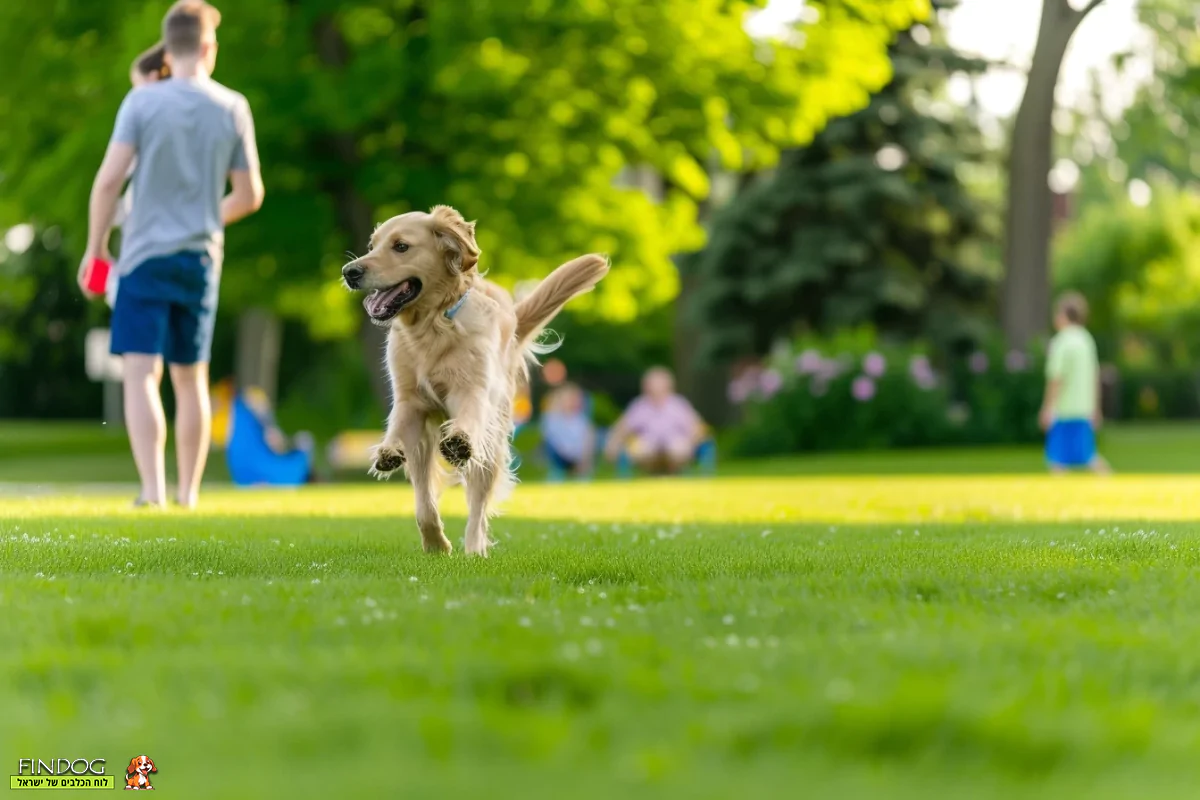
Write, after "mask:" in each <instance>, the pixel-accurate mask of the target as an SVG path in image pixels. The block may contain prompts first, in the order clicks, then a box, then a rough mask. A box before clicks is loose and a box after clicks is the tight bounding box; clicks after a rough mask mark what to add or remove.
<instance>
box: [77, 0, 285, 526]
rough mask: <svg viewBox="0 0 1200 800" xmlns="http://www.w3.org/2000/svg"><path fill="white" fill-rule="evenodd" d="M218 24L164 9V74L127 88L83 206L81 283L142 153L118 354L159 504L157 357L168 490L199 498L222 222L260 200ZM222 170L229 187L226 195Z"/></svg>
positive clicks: (125, 256) (195, 9) (118, 305)
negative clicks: (171, 416) (171, 397)
mask: <svg viewBox="0 0 1200 800" xmlns="http://www.w3.org/2000/svg"><path fill="white" fill-rule="evenodd" d="M220 23H221V14H220V12H219V11H217V9H216V8H214V7H213V6H211V5H209V4H208V3H206V2H204V0H180V1H179V2H177V3H175V4H174V5H173V6H172V7H171V9H170V11H168V12H167V15H166V17H165V18H164V19H163V42H164V44H165V46H166V51H167V59H168V61H169V63H170V67H171V77H170V79H169V80H164V81H159V82H157V83H153V84H150V85H148V86H144V87H141V88H139V89H135V90H133V91H131V92H130V93H129V94H128V95H126V97H125V100H124V102H123V103H122V104H121V108H120V110H119V111H118V112H117V120H116V125H115V127H114V130H113V135H112V139H111V140H110V142H109V145H108V150H107V152H106V153H105V154H104V162H103V163H102V164H101V165H100V171H99V172H98V173H97V175H96V180H95V183H94V184H93V186H92V196H91V202H90V204H89V207H88V223H89V225H88V244H87V252H86V253H85V257H84V261H83V264H82V265H81V267H80V281H81V285H82V283H83V276H84V274H85V272H86V270H87V268H88V266H89V265H90V264H91V262H92V260H93V259H95V258H105V259H107V258H108V235H109V227H110V225H111V224H112V219H113V211H114V209H115V207H116V204H117V201H118V198H119V196H120V193H121V188H122V184H123V183H124V181H125V176H126V174H127V172H128V170H129V168H130V166H131V165H132V164H133V163H134V160H135V158H136V160H137V166H136V168H135V169H134V172H133V177H132V185H133V197H134V203H133V209H132V211H131V212H130V214H129V218H128V219H127V220H126V221H125V223H124V227H123V228H122V241H121V258H120V261H119V262H118V264H117V266H116V269H117V272H118V273H119V275H120V281H119V283H118V289H117V296H116V300H115V302H114V305H113V316H112V352H113V353H114V354H115V355H121V356H123V357H124V377H125V425H126V427H127V429H128V431H129V443H130V447H131V449H132V450H133V458H134V461H135V462H136V464H137V469H138V475H139V476H140V477H141V483H142V489H141V494H140V496H139V497H138V504H141V505H153V506H161V505H164V504H165V503H166V493H167V492H166V475H165V465H164V461H165V449H166V439H167V430H166V428H167V424H166V419H165V415H164V413H163V406H162V398H161V396H160V394H159V386H160V384H161V383H162V373H163V362H164V360H165V361H166V363H167V364H168V365H169V366H170V374H171V384H172V386H173V387H174V389H175V403H176V413H175V448H176V451H177V456H178V461H179V488H178V492H177V495H176V500H177V501H178V502H179V504H180V505H181V506H184V507H186V508H191V507H193V506H195V504H196V501H197V497H198V495H199V490H200V479H201V477H202V476H203V474H204V466H205V462H206V460H207V458H208V447H209V439H210V435H211V427H212V419H211V410H210V408H209V397H208V361H209V355H210V351H211V349H212V335H213V321H214V317H215V315H216V311H217V287H218V284H219V282H220V277H221V260H222V256H223V250H224V240H225V226H226V225H228V224H230V223H232V222H235V221H236V220H239V219H241V218H242V217H245V216H247V215H248V214H252V213H253V212H255V211H257V210H258V208H259V207H260V206H261V205H262V200H263V185H262V177H261V175H260V172H259V164H258V150H257V147H256V145H255V141H254V122H253V119H252V117H251V115H250V107H249V105H248V104H247V103H246V98H244V97H243V96H242V95H240V94H238V93H237V92H234V91H231V90H229V89H226V88H225V87H224V86H221V85H220V84H219V83H217V82H215V81H214V80H212V78H211V77H210V76H211V75H212V72H213V68H214V67H215V66H216V62H217V26H218V25H220ZM227 180H228V181H229V183H230V185H231V186H232V191H231V192H230V194H229V195H228V196H225V197H224V198H223V197H222V195H224V193H225V185H226V181H227ZM85 291H86V289H85Z"/></svg>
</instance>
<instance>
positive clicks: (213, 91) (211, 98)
mask: <svg viewBox="0 0 1200 800" xmlns="http://www.w3.org/2000/svg"><path fill="white" fill-rule="evenodd" d="M112 141H113V142H119V143H122V144H127V145H130V146H131V147H133V149H134V151H135V153H136V156H137V162H136V166H135V167H134V171H133V177H132V178H131V180H130V186H131V189H132V192H133V197H134V202H133V204H132V208H130V209H129V210H128V217H127V218H126V219H125V220H123V224H122V228H121V256H120V258H119V259H118V262H117V272H118V273H119V274H121V275H128V274H129V273H131V272H132V271H133V270H134V269H135V268H136V267H137V266H138V265H139V264H141V263H143V262H145V261H147V260H148V259H151V258H157V257H159V256H167V255H171V254H172V253H178V252H180V251H181V250H192V251H196V252H203V253H207V254H208V255H209V257H210V258H211V259H212V263H213V264H214V265H219V264H220V263H221V258H222V255H223V253H224V245H225V225H224V224H223V222H222V220H221V199H222V197H224V195H225V186H226V182H227V181H228V179H229V173H230V172H233V171H238V170H247V171H249V170H252V169H257V167H258V148H257V145H256V144H255V140H254V119H253V117H252V116H251V114H250V105H249V103H247V102H246V98H245V97H243V96H242V95H240V94H238V93H237V92H235V91H232V90H231V89H227V88H225V87H224V86H222V85H221V84H219V83H217V82H216V81H214V80H212V79H211V78H205V77H197V78H170V79H168V80H164V81H157V82H155V83H151V84H148V85H146V86H143V87H141V88H138V89H134V90H133V91H131V92H130V93H129V94H128V95H126V96H125V100H124V101H123V102H122V103H121V108H120V110H119V111H118V112H117V121H116V125H115V126H114V129H113V135H112Z"/></svg>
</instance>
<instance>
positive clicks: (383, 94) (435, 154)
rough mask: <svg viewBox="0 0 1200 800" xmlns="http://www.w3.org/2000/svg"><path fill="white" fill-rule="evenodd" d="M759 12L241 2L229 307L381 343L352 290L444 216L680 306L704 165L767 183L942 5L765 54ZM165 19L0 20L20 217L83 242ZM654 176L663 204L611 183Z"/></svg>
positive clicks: (620, 2)
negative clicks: (122, 107) (251, 184)
mask: <svg viewBox="0 0 1200 800" xmlns="http://www.w3.org/2000/svg"><path fill="white" fill-rule="evenodd" d="M763 4H764V3H763V2H738V1H737V0H722V1H721V2H711V3H696V2H693V0H659V1H658V2H652V3H647V2H644V1H643V0H604V1H602V0H560V1H559V2H550V0H532V1H531V2H522V3H515V2H492V1H491V0H440V1H439V2H436V3H434V2H429V1H428V0H357V1H349V2H348V1H346V0H337V1H336V2H335V0H241V2H238V3H236V4H228V5H227V6H226V7H225V9H224V11H225V21H224V24H223V25H222V28H221V31H220V38H221V47H222V50H221V53H222V55H221V61H220V64H219V66H218V74H217V76H216V77H217V78H218V79H219V80H221V81H223V82H225V83H227V84H228V85H230V86H232V87H234V88H236V89H238V90H240V91H242V92H243V93H244V94H245V95H246V96H247V98H248V99H249V100H250V103H251V106H252V107H253V109H254V111H255V115H256V121H257V127H258V138H259V146H260V149H261V151H262V156H263V163H264V177H265V182H266V186H267V203H266V205H265V206H264V208H263V211H262V212H261V213H260V214H258V215H257V216H256V217H254V218H253V219H252V220H251V221H249V222H247V223H245V224H242V225H238V226H235V227H234V228H232V229H231V230H230V234H229V237H228V242H227V250H228V256H227V261H226V273H225V291H224V295H223V302H226V303H229V304H232V305H233V306H234V307H242V306H248V305H251V304H265V305H268V306H270V307H273V308H274V309H275V310H277V311H279V312H282V313H285V314H290V315H295V316H301V317H303V318H305V319H306V320H308V322H309V326H310V329H311V331H312V333H313V334H314V335H315V336H317V337H328V338H336V337H343V336H348V335H351V334H353V332H354V331H355V330H362V332H363V333H364V340H365V341H366V342H367V345H368V350H367V351H366V352H369V353H371V359H372V360H374V359H375V358H377V357H378V356H377V353H378V351H377V350H376V349H374V348H375V347H377V344H378V339H377V334H376V333H375V329H374V328H371V327H370V326H366V327H362V326H363V322H362V315H361V314H360V313H359V312H358V309H357V307H356V303H355V301H354V300H353V299H351V298H350V297H349V296H348V295H347V294H346V293H345V292H343V291H342V290H341V289H340V288H339V285H338V267H339V266H340V264H341V263H342V262H343V260H344V259H343V254H344V251H345V250H346V249H347V248H351V249H360V248H363V247H364V246H365V241H366V239H367V236H368V235H369V233H370V231H371V229H372V227H373V225H374V223H375V222H377V221H378V220H380V219H383V218H386V217H387V216H390V215H392V214H395V213H399V212H403V211H406V210H409V209H414V208H416V209H421V208H427V207H429V206H431V205H433V204H435V203H440V202H447V203H451V204H454V205H456V206H458V207H459V208H460V209H461V210H462V211H463V212H464V213H465V214H466V215H467V216H468V217H469V218H472V219H478V220H480V228H479V241H480V244H481V246H482V248H483V250H484V253H485V257H486V261H485V266H486V267H488V268H489V269H492V270H494V271H493V272H492V275H493V276H494V277H496V278H498V279H500V280H502V281H512V280H515V279H519V278H525V277H531V276H540V275H542V274H545V273H546V272H547V271H548V270H549V269H551V268H552V267H553V266H555V265H556V264H557V263H559V262H560V261H562V260H563V259H565V258H566V257H568V256H571V255H574V254H577V253H578V252H580V251H587V250H601V251H607V252H609V253H610V254H612V256H613V258H614V261H615V263H616V265H617V269H615V270H614V272H613V273H612V274H611V275H610V277H609V278H608V279H607V280H606V281H605V283H604V286H603V289H602V291H600V292H597V293H596V295H595V296H594V297H592V298H589V299H588V300H586V301H584V303H582V304H581V307H582V308H585V309H587V308H589V307H590V311H591V313H594V314H596V315H598V316H600V317H603V318H606V319H610V320H630V319H632V318H634V317H635V315H637V314H638V313H639V310H641V309H648V308H653V307H655V306H658V305H661V304H663V303H665V302H667V301H669V300H670V299H671V298H672V297H673V296H674V294H675V292H676V290H677V284H678V281H677V276H676V273H675V270H674V267H673V264H672V262H671V260H670V257H671V254H672V253H674V252H677V251H679V250H681V249H688V248H692V249H694V248H695V247H697V246H699V245H700V244H701V242H702V237H703V233H702V230H701V229H700V228H699V226H698V224H697V204H698V203H700V202H701V201H702V200H703V199H704V198H705V196H706V195H707V193H708V190H709V179H708V172H707V170H706V165H707V164H708V162H709V159H710V158H711V157H712V155H713V154H714V153H716V154H718V157H719V159H720V163H721V164H722V165H723V166H724V167H725V168H727V169H731V170H748V169H753V168H760V167H764V166H769V165H771V164H773V163H774V162H775V161H776V159H777V158H778V152H779V150H780V148H782V147H787V146H790V145H795V144H797V143H800V142H804V141H807V140H808V139H810V138H811V137H812V136H813V134H814V133H815V132H816V131H818V130H819V129H820V128H821V127H822V126H823V125H824V123H825V122H826V120H827V119H828V118H829V117H831V116H835V115H839V114H845V113H849V112H851V111H854V110H855V109H857V108H860V107H861V106H863V105H865V104H866V103H867V101H868V97H869V93H870V92H871V91H873V90H875V89H877V88H879V87H880V86H882V85H883V84H884V83H886V81H887V80H888V78H889V75H890V69H889V64H888V60H887V53H886V47H887V44H888V42H889V40H890V39H891V37H892V35H893V33H894V31H895V30H897V29H902V28H904V27H907V26H908V25H909V24H911V23H912V21H913V20H914V19H918V18H921V17H923V16H924V15H925V14H926V13H927V12H928V0H878V1H873V2H866V1H865V0H811V2H809V3H807V5H806V14H807V16H806V17H805V21H801V22H799V23H798V24H797V25H796V26H794V27H792V28H789V29H788V30H786V31H783V32H781V35H779V36H776V37H773V38H759V39H755V38H752V37H751V36H749V35H748V34H747V33H746V32H745V30H744V27H743V26H744V23H745V19H746V15H747V13H748V12H750V11H752V10H754V9H755V8H756V7H758V6H761V5H763ZM167 5H168V4H167V3H166V2H165V1H164V2H161V3H144V2H142V0H109V1H108V2H105V3H94V2H84V1H83V0H63V2H57V3H52V4H49V5H47V4H37V3H3V4H0V72H3V74H4V75H5V76H6V77H5V80H4V81H3V82H0V114H2V115H3V117H4V120H5V122H4V125H3V127H2V128H0V192H2V193H3V194H4V195H5V196H6V198H7V199H8V200H9V201H10V202H9V203H8V204H7V205H6V206H5V207H4V208H3V209H2V210H3V211H4V212H5V213H6V214H8V215H9V218H8V219H0V225H2V224H4V223H6V222H8V223H11V222H17V221H24V220H26V219H36V220H38V221H39V222H41V223H44V224H62V225H64V226H67V229H68V230H69V231H71V235H70V236H69V243H71V244H76V243H77V242H78V239H79V238H82V235H81V233H78V232H81V231H82V230H83V227H84V224H85V220H84V215H85V211H86V197H87V191H88V186H89V183H90V180H91V177H92V174H93V170H94V168H95V166H96V165H97V164H98V163H99V159H100V154H101V152H102V151H103V148H104V144H105V141H106V138H107V136H108V134H109V131H110V126H111V124H112V119H113V115H114V113H115V111H116V108H117V105H118V103H119V101H120V98H121V96H122V95H123V94H124V91H125V89H126V83H125V82H126V81H127V79H128V78H127V65H128V64H129V63H130V61H131V60H132V58H133V56H134V55H135V53H137V52H138V51H140V50H141V49H143V48H144V47H145V46H146V45H147V44H148V43H149V42H150V41H152V40H153V39H154V38H155V37H156V35H157V31H158V25H159V21H160V19H161V16H162V13H163V12H164V10H165V9H166V7H167ZM630 165H634V166H646V167H649V168H652V169H654V170H656V171H657V172H658V173H660V174H661V175H662V176H663V177H664V179H665V181H666V186H667V188H666V192H665V197H664V198H663V199H662V201H661V202H657V201H656V200H654V199H652V198H650V197H647V196H646V195H645V194H644V193H643V192H642V191H640V190H639V189H637V188H635V187H632V186H629V185H623V184H622V183H621V182H620V181H619V180H617V178H618V176H619V175H620V173H621V171H622V169H623V168H625V167H628V166H630Z"/></svg>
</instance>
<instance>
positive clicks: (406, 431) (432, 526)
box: [399, 411, 454, 553]
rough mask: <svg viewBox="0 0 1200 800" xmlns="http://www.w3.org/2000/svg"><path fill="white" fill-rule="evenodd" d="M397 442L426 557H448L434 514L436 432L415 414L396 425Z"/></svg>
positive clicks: (446, 541) (422, 416)
mask: <svg viewBox="0 0 1200 800" xmlns="http://www.w3.org/2000/svg"><path fill="white" fill-rule="evenodd" d="M399 432H400V441H401V443H402V445H403V447H404V453H405V456H406V458H407V461H406V463H405V465H404V468H405V470H406V471H407V472H408V478H409V480H410V481H412V485H413V494H414V495H415V497H416V516H417V527H418V528H419V529H420V531H421V543H422V544H423V545H424V547H425V552H427V553H449V552H450V551H451V550H453V549H454V547H453V545H451V544H450V540H449V539H447V538H446V533H445V531H444V530H443V527H442V517H441V515H440V514H438V494H439V492H440V488H441V475H440V472H439V470H440V468H439V467H438V463H437V457H436V452H437V451H436V449H435V448H436V447H437V435H436V434H437V429H436V428H434V427H432V426H430V425H428V424H427V422H426V415H425V414H423V413H418V412H416V411H410V412H409V413H407V414H405V416H404V418H403V419H402V420H401V422H400V425H399Z"/></svg>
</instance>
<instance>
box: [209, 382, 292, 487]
mask: <svg viewBox="0 0 1200 800" xmlns="http://www.w3.org/2000/svg"><path fill="white" fill-rule="evenodd" d="M230 427H231V428H232V430H231V431H230V434H229V443H228V445H226V448H225V460H226V463H228V465H229V476H230V477H231V478H232V479H233V482H234V483H235V484H236V485H238V486H262V485H264V484H265V485H269V486H300V485H302V484H304V483H307V482H308V477H309V474H310V473H311V472H312V454H311V453H306V452H304V451H302V450H293V451H292V452H290V453H276V452H275V451H274V450H272V449H271V447H270V446H269V445H268V444H267V435H266V427H265V425H264V424H263V421H262V420H261V419H259V417H258V415H257V414H255V413H254V410H253V409H251V408H250V406H249V404H248V403H247V402H246V399H245V397H244V396H243V395H242V394H238V396H237V397H236V398H234V401H233V409H232V413H231V414H230Z"/></svg>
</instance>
